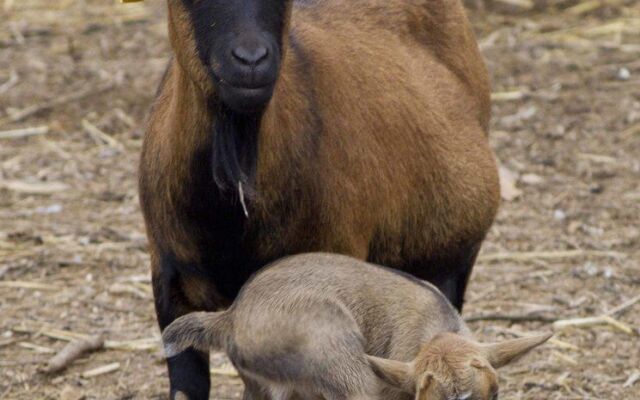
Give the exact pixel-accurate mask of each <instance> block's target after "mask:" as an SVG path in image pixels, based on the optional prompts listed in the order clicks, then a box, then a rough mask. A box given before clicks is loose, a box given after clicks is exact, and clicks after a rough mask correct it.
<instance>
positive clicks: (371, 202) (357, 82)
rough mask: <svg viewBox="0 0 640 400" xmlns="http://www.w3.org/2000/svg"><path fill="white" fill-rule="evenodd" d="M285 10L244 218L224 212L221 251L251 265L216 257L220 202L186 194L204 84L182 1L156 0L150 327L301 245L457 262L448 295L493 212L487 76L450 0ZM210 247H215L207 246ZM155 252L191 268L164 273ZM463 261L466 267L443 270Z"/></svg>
mask: <svg viewBox="0 0 640 400" xmlns="http://www.w3.org/2000/svg"><path fill="white" fill-rule="evenodd" d="M302 3H304V5H302ZM291 14H292V16H291V20H290V26H289V27H288V30H287V32H286V34H285V35H284V45H285V49H284V51H283V53H284V56H283V60H282V65H281V70H280V75H279V78H278V81H277V84H276V87H275V90H274V94H273V97H272V99H271V101H270V103H269V104H268V106H267V108H266V109H265V111H264V113H263V115H262V119H261V123H260V130H259V133H258V138H259V150H258V158H257V166H256V177H255V187H256V190H257V196H256V197H255V198H254V199H252V201H251V204H250V217H249V218H248V219H247V220H244V221H243V220H240V219H237V220H232V221H236V222H233V223H232V224H231V225H234V226H237V229H238V230H240V231H241V232H242V233H241V234H238V235H237V236H238V241H241V244H240V245H238V246H236V247H234V248H233V249H234V250H233V251H234V252H236V253H242V254H248V255H250V258H251V260H252V263H250V264H247V265H248V266H233V267H232V266H225V267H220V266H218V265H217V263H218V260H221V259H223V258H224V257H223V255H224V252H225V251H226V250H224V249H225V248H226V247H225V246H224V245H222V244H221V243H220V240H219V239H220V237H223V238H224V235H218V236H215V235H212V234H211V229H218V228H217V227H212V226H211V225H215V224H216V223H218V222H219V221H220V220H221V219H222V218H223V217H224V215H223V214H225V213H227V211H226V210H219V211H218V204H217V203H212V202H210V201H209V199H206V198H203V197H202V196H201V194H198V193H200V192H197V191H202V190H204V189H202V188H203V186H206V185H213V182H204V181H203V180H202V179H201V176H200V172H198V171H197V170H198V169H202V170H205V169H207V168H208V166H207V165H204V164H206V159H201V157H202V155H203V154H207V153H210V152H211V143H212V137H211V135H212V129H211V127H212V126H213V125H214V124H215V123H216V115H215V113H214V112H213V111H212V110H211V107H210V101H209V100H210V98H211V97H212V96H213V97H215V92H216V89H215V85H214V84H213V83H212V81H211V80H210V78H209V77H208V75H207V71H206V69H205V67H204V66H203V65H202V63H201V61H200V59H199V58H198V56H197V54H196V53H197V50H196V44H195V42H194V37H193V35H194V33H193V30H192V27H191V26H190V21H189V16H188V15H187V13H186V11H185V9H184V5H183V4H182V1H180V0H169V32H170V39H171V44H172V47H173V49H174V53H175V54H174V58H173V60H172V62H171V63H170V66H169V68H168V70H167V73H166V76H165V79H164V80H163V84H162V86H161V88H160V91H159V94H158V97H157V100H156V101H155V104H154V106H153V110H152V115H151V118H150V121H149V127H148V130H147V133H146V136H145V141H144V149H143V153H142V159H141V167H140V191H141V204H142V209H143V212H144V216H145V221H146V225H147V232H148V237H149V241H150V251H151V266H152V275H153V280H154V290H155V296H156V303H157V309H158V316H159V319H160V321H161V322H160V324H161V326H162V327H164V326H165V325H167V324H168V323H169V322H171V321H172V320H173V319H174V318H176V317H178V316H180V315H182V314H184V313H186V312H188V311H193V310H203V309H205V310H213V309H216V308H219V307H225V306H227V305H229V304H230V303H231V301H232V300H233V295H234V291H235V290H237V288H238V287H239V286H240V284H241V283H242V282H243V281H244V280H245V279H246V278H247V277H248V276H249V275H250V274H251V272H254V271H255V270H256V269H257V268H259V267H260V266H262V265H264V263H267V262H269V261H272V260H274V259H276V258H279V257H282V256H285V255H288V254H295V253H300V252H306V251H328V252H335V253H343V254H348V255H351V256H354V257H357V258H360V259H367V260H370V261H373V262H376V263H379V264H382V265H387V266H390V267H393V268H398V269H402V270H405V271H407V272H410V273H412V274H415V275H417V276H419V277H421V278H424V279H431V277H433V276H447V275H448V274H450V275H451V276H454V275H455V276H458V275H459V274H461V277H458V278H456V279H457V280H461V281H462V288H461V289H459V291H460V290H461V291H462V292H463V291H464V285H465V284H466V279H467V277H468V274H469V273H470V268H471V265H472V264H473V260H474V258H475V254H476V253H477V251H478V249H479V245H480V243H481V242H482V240H483V238H484V236H485V234H486V232H487V230H488V229H489V227H490V226H491V224H492V221H493V218H494V216H495V213H496V210H497V206H498V203H499V185H498V176H497V169H496V165H495V161H494V157H493V154H492V152H491V150H490V148H489V143H488V139H487V132H488V121H489V110H490V101H489V84H488V77H487V72H486V69H485V66H484V64H483V61H482V59H481V56H480V54H479V51H478V48H477V45H476V43H475V39H474V36H473V33H472V31H471V28H470V26H469V24H468V21H467V19H466V16H465V14H464V10H463V7H462V5H461V3H460V1H459V0H351V1H338V0H325V1H317V2H300V3H297V2H295V3H293V6H292V8H291ZM203 160H204V161H203ZM194 209H195V210H204V211H202V213H211V215H214V214H215V213H218V214H216V216H215V218H214V217H209V216H203V217H199V216H198V215H194V214H197V213H195V212H194ZM218 215H219V217H218ZM211 220H215V223H209V221H211ZM225 229H226V228H225ZM210 249H218V250H219V251H220V254H218V253H216V256H215V257H213V256H212V257H208V256H207V255H206V254H205V253H206V252H207V251H209V250H210ZM168 256H170V257H171V258H172V260H174V262H173V263H175V264H176V265H178V264H179V265H181V266H184V265H194V266H196V268H195V269H196V270H197V272H196V273H193V272H192V271H185V270H183V269H180V268H177V271H173V272H171V273H169V272H167V271H166V270H165V269H166V267H165V266H163V262H164V261H163V260H165V259H166V258H167V257H168ZM462 259H464V260H465V262H466V263H467V264H468V265H467V266H466V267H465V271H463V272H460V271H457V272H456V271H449V270H448V268H453V267H454V266H457V265H459V264H461V261H460V260H462ZM217 268H227V269H229V272H225V273H224V274H223V275H224V276H225V277H226V278H228V279H229V282H227V281H220V280H218V278H215V279H213V278H211V277H207V274H208V273H210V272H215V271H217ZM234 268H235V269H234ZM214 275H215V274H214ZM216 276H218V275H216ZM234 288H235V289H234ZM458 295H459V296H460V298H461V294H460V293H459V294H458ZM161 303H163V304H164V306H163V305H162V304H161ZM456 305H457V306H460V304H456ZM163 307H168V308H170V311H163Z"/></svg>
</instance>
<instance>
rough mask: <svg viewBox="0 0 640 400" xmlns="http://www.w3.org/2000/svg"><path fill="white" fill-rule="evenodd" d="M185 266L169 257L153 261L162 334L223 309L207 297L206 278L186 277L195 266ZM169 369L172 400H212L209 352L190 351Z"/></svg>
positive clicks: (171, 361) (172, 360)
mask: <svg viewBox="0 0 640 400" xmlns="http://www.w3.org/2000/svg"><path fill="white" fill-rule="evenodd" d="M154 259H155V257H154ZM181 264H182V263H181V262H180V261H177V260H176V259H175V258H173V257H169V256H163V257H159V258H157V259H156V260H154V261H152V281H153V294H154V299H155V307H156V314H157V317H158V324H159V325H160V329H161V330H164V329H165V328H166V327H167V326H168V325H169V324H170V323H171V322H173V320H175V319H176V318H178V317H180V316H182V315H185V314H187V313H190V312H193V311H212V310H215V309H217V308H219V307H220V306H222V304H216V296H214V295H213V294H211V295H210V296H206V294H207V282H205V281H203V279H204V278H200V277H198V276H193V275H188V274H185V272H184V271H189V270H191V269H192V266H191V265H189V266H187V265H181ZM199 296H200V297H202V301H200V300H199V298H198V297H199ZM206 297H208V299H207V298H206ZM167 367H168V370H169V384H170V398H171V399H172V400H174V399H175V400H186V399H188V400H207V399H209V390H210V387H211V379H210V376H209V353H208V352H206V353H205V352H200V351H196V350H194V349H188V350H186V351H184V352H182V353H180V354H178V355H176V356H174V357H171V358H169V359H167Z"/></svg>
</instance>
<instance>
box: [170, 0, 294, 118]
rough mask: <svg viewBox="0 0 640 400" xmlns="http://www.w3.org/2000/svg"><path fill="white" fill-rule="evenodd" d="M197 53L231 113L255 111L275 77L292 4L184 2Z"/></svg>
mask: <svg viewBox="0 0 640 400" xmlns="http://www.w3.org/2000/svg"><path fill="white" fill-rule="evenodd" d="M182 1H183V2H184V4H185V6H186V8H187V9H188V10H189V14H190V17H191V22H192V24H193V28H194V35H195V40H196V46H197V49H198V54H199V56H200V58H201V61H202V63H203V64H204V65H205V66H206V67H207V69H208V71H209V72H210V74H211V77H212V79H213V80H214V83H215V85H216V93H217V95H218V97H219V99H220V100H221V101H222V102H223V103H224V104H225V105H226V106H227V107H229V108H230V109H232V110H234V111H237V112H241V113H248V112H255V111H258V110H260V109H261V108H263V107H264V106H265V105H266V104H267V103H268V102H269V100H270V99H271V95H272V94H273V88H274V86H275V83H276V79H277V77H278V72H279V69H280V62H281V54H282V36H283V33H284V27H285V25H286V22H287V21H286V18H287V9H288V3H289V2H290V0H182Z"/></svg>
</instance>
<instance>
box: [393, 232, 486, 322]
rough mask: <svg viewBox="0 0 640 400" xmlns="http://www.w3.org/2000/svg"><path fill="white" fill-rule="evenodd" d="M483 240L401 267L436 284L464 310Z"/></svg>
mask: <svg viewBox="0 0 640 400" xmlns="http://www.w3.org/2000/svg"><path fill="white" fill-rule="evenodd" d="M481 244H482V242H477V243H474V244H472V245H465V246H460V247H459V248H458V249H457V250H455V251H450V252H447V253H446V254H445V255H441V256H438V257H430V258H428V259H426V260H423V261H421V262H419V263H412V264H411V265H410V266H409V267H408V268H401V269H402V270H404V271H407V272H409V273H411V274H413V275H415V276H416V277H417V278H420V279H423V280H426V281H428V282H431V283H432V284H433V285H435V286H436V287H437V288H438V289H439V290H440V291H441V292H442V293H443V294H444V295H445V296H446V298H447V299H448V300H449V302H451V304H453V306H454V307H455V308H456V309H457V310H458V311H459V312H462V306H463V304H464V294H465V291H466V289H467V284H468V283H469V277H470V276H471V272H472V270H473V265H474V263H475V261H476V257H477V256H478V252H479V251H480V245H481Z"/></svg>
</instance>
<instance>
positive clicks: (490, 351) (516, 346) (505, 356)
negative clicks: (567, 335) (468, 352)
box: [481, 333, 553, 368]
mask: <svg viewBox="0 0 640 400" xmlns="http://www.w3.org/2000/svg"><path fill="white" fill-rule="evenodd" d="M551 336H553V333H545V334H542V335H536V336H530V337H523V338H518V339H512V340H507V341H504V342H500V343H491V344H483V345H481V348H482V352H483V355H484V356H485V357H486V359H487V360H488V361H489V363H490V364H491V366H492V367H493V368H500V367H502V366H504V365H507V364H509V363H510V362H511V361H513V360H515V359H516V358H518V357H520V356H523V355H524V354H525V353H527V352H528V351H530V350H532V349H533V348H535V347H537V346H540V345H541V344H543V343H544V342H546V341H547V340H549V339H550V338H551Z"/></svg>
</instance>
